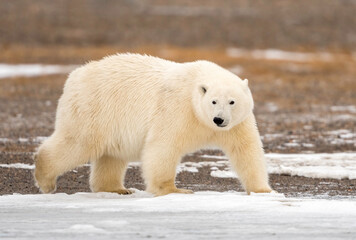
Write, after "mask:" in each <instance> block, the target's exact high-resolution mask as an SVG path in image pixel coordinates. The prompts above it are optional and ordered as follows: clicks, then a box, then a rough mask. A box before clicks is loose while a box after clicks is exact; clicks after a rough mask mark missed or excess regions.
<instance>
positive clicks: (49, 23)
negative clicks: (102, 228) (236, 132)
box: [0, 0, 356, 198]
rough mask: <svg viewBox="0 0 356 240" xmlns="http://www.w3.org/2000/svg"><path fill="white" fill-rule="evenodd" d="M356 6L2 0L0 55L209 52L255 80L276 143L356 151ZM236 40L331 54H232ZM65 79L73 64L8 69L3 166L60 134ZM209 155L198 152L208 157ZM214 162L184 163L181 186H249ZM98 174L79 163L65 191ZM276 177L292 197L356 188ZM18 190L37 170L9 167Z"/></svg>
mask: <svg viewBox="0 0 356 240" xmlns="http://www.w3.org/2000/svg"><path fill="white" fill-rule="evenodd" d="M276 9H277V10H276ZM355 11H356V4H355V1H351V0H345V1H328V2H325V1H319V0H318V1H312V2H311V1H306V0H303V1H281V0H273V1H268V3H267V2H264V1H245V0H239V1H228V0H226V1H225V0H224V1H200V0H199V1H193V2H191V1H172V2H171V3H170V4H167V3H166V2H165V1H153V0H147V1H115V2H112V1H105V4H99V5H98V2H97V1H87V4H84V3H83V2H82V1H67V0H61V1H51V2H48V1H31V3H30V2H28V1H24V0H18V1H1V5H0V62H1V63H51V64H75V65H80V64H84V63H85V62H87V61H89V60H96V59H100V58H101V57H103V56H106V55H109V54H113V53H116V52H127V51H129V52H138V53H146V54H152V55H155V56H159V57H163V58H166V59H170V60H174V61H178V62H184V61H194V60H197V59H206V60H211V61H214V62H216V63H218V64H220V65H222V66H223V67H226V68H228V69H230V70H231V71H233V72H235V73H236V74H238V75H239V76H240V77H241V78H248V79H249V84H250V88H251V90H252V93H253V96H254V100H255V114H256V118H257V122H258V127H259V130H260V133H261V136H262V140H263V144H264V148H265V151H266V152H267V153H269V152H274V153H319V152H325V153H332V152H355V151H356V141H355V139H354V137H353V136H354V135H352V136H351V137H347V136H346V137H345V134H344V135H343V134H342V133H343V131H344V132H345V131H346V132H349V133H355V132H356V110H355V109H356V107H355V103H356V58H355V56H356V55H355V49H356V29H355V27H354V26H355V25H356V15H355V14H354V13H355ZM20 12H22V13H23V12H25V13H26V14H16V13H20ZM9 26H12V28H9ZM231 47H238V48H247V49H255V48H259V49H268V48H278V49H285V50H288V51H300V52H311V53H315V54H318V53H320V52H324V53H328V54H329V55H330V56H331V57H330V58H329V59H328V60H325V59H324V60H323V59H314V60H310V61H302V62H301V61H293V60H289V61H285V60H266V59H256V58H253V57H252V56H251V55H246V56H242V57H241V56H240V57H234V56H231V55H229V54H228V49H230V48H231ZM65 80H66V74H58V75H46V76H40V77H31V78H27V77H15V78H4V79H0V164H10V163H27V164H33V160H32V157H31V156H32V153H33V152H34V151H35V149H36V147H38V145H39V143H38V142H36V141H35V140H34V139H35V138H36V137H38V136H49V135H50V134H51V133H52V132H53V127H54V120H55V110H56V106H57V101H58V98H59V97H60V95H61V93H62V88H63V84H64V82H65ZM25 138H26V139H30V141H23V140H21V139H25ZM1 139H2V140H1ZM4 139H8V140H4ZM200 154H202V153H201V152H197V153H195V155H193V157H192V156H190V157H189V161H199V155H200ZM212 154H217V155H220V154H222V153H221V152H218V151H216V152H212ZM187 158H188V157H187V156H186V157H185V158H184V159H183V161H186V160H187ZM209 171H210V170H209V169H208V168H202V169H200V171H199V172H198V173H190V172H182V173H180V174H178V176H177V185H178V186H182V187H188V188H190V189H193V190H194V191H198V190H215V191H228V190H238V191H242V188H241V186H240V185H239V183H238V182H237V181H236V179H226V178H225V179H222V178H214V177H211V176H210V172H209ZM88 172H89V168H88V167H81V168H79V169H76V170H75V171H71V172H69V173H67V174H65V175H63V176H61V177H60V178H59V180H58V190H57V191H58V192H66V193H74V192H78V191H89V186H88ZM270 181H271V185H272V186H273V188H274V189H275V190H277V191H278V192H281V193H285V194H286V196H288V197H293V196H301V197H322V198H333V197H334V198H342V197H355V196H356V180H347V179H343V180H336V179H313V178H305V177H297V176H285V175H275V174H274V175H271V176H270ZM126 186H127V187H134V188H137V189H143V188H144V185H143V181H142V179H141V177H140V170H139V169H138V168H135V167H133V168H130V169H129V170H128V172H127V175H126ZM11 193H23V194H24V193H38V189H37V188H36V187H35V186H34V184H33V179H32V175H31V170H27V169H14V168H0V195H1V194H11Z"/></svg>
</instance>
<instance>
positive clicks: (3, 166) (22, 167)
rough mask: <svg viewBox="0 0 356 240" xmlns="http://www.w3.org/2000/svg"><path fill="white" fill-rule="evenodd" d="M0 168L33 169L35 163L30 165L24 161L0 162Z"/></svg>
mask: <svg viewBox="0 0 356 240" xmlns="http://www.w3.org/2000/svg"><path fill="white" fill-rule="evenodd" d="M0 168H21V169H35V165H30V164H26V163H11V164H0Z"/></svg>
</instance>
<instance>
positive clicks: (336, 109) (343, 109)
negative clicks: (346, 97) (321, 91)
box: [330, 105, 356, 113]
mask: <svg viewBox="0 0 356 240" xmlns="http://www.w3.org/2000/svg"><path fill="white" fill-rule="evenodd" d="M330 109H331V111H333V112H350V113H356V106H354V105H349V106H332V107H331V108H330Z"/></svg>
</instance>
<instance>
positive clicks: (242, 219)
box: [0, 190, 356, 240]
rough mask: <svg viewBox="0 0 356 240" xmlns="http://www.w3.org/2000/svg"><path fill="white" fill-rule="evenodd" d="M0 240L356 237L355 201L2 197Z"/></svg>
mask: <svg viewBox="0 0 356 240" xmlns="http://www.w3.org/2000/svg"><path fill="white" fill-rule="evenodd" d="M0 216H1V217H0V239H14V238H16V239H53V238H55V239H77V240H78V239H143V238H153V239H158V238H163V239H257V238H263V239H276V238H279V239H287V238H288V239H311V238H313V239H355V238H356V221H355V219H356V201H353V200H320V199H319V200H313V199H296V198H285V197H284V196H283V195H282V194H277V193H271V194H252V195H250V196H248V195H246V194H244V193H238V192H225V193H218V192H197V193H195V194H192V195H190V194H189V195H184V194H170V195H167V196H163V197H152V196H151V195H150V194H148V193H146V192H143V191H138V190H136V192H135V193H134V194H133V195H131V196H122V195H121V196H120V195H117V194H111V193H77V194H73V195H67V194H63V193H58V194H53V195H47V194H42V195H17V194H15V195H6V196H0Z"/></svg>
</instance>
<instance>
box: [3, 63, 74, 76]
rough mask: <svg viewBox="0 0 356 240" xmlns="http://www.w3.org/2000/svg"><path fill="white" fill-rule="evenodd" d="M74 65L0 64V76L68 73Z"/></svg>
mask: <svg viewBox="0 0 356 240" xmlns="http://www.w3.org/2000/svg"><path fill="white" fill-rule="evenodd" d="M76 67H77V66H75V65H68V66H62V65H43V64H0V78H10V77H35V76H41V75H50V74H62V73H69V72H71V71H72V70H74V69H75V68H76Z"/></svg>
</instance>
